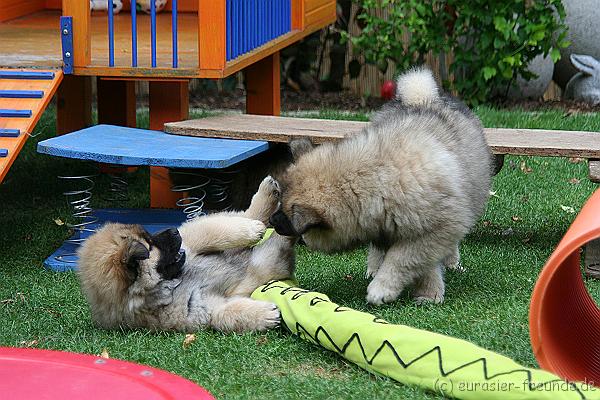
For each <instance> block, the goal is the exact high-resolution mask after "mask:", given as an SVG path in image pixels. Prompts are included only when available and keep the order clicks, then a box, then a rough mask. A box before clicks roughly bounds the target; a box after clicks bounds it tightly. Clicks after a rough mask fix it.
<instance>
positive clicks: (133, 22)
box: [131, 0, 138, 67]
mask: <svg viewBox="0 0 600 400" xmlns="http://www.w3.org/2000/svg"><path fill="white" fill-rule="evenodd" d="M135 2H136V0H131V66H132V67H137V66H138V61H137V5H136V3H135Z"/></svg>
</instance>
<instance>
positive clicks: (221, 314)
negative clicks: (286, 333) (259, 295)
mask: <svg viewBox="0 0 600 400" xmlns="http://www.w3.org/2000/svg"><path fill="white" fill-rule="evenodd" d="M280 323H281V314H280V313H279V309H278V308H277V307H276V306H275V304H272V303H268V302H266V301H259V300H253V299H249V298H247V297H231V298H225V297H223V298H222V302H219V303H218V304H215V308H214V309H213V311H212V313H211V317H210V326H211V327H212V328H214V329H216V330H218V331H221V332H236V333H243V332H263V331H266V330H267V329H271V328H275V327H277V326H279V324H280Z"/></svg>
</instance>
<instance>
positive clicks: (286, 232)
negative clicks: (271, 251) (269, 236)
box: [269, 209, 300, 236]
mask: <svg viewBox="0 0 600 400" xmlns="http://www.w3.org/2000/svg"><path fill="white" fill-rule="evenodd" d="M269 223H270V224H271V225H273V228H275V232H277V233H279V234H280V235H282V236H300V235H299V234H298V232H296V229H294V226H293V225H292V222H291V221H290V219H289V218H288V216H287V215H285V213H284V212H283V211H281V209H280V210H277V212H276V213H275V214H273V215H271V218H269Z"/></svg>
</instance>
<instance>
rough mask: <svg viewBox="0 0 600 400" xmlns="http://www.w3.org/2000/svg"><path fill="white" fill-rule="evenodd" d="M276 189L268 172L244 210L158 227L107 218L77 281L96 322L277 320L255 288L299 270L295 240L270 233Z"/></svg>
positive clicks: (150, 324) (184, 327)
mask: <svg viewBox="0 0 600 400" xmlns="http://www.w3.org/2000/svg"><path fill="white" fill-rule="evenodd" d="M278 197H279V188H278V186H277V184H276V182H275V181H274V180H273V179H272V178H270V177H267V178H265V179H264V180H263V182H262V183H261V185H260V187H259V189H258V192H257V193H256V194H255V195H254V197H253V198H252V202H251V204H250V207H249V208H248V209H247V210H246V211H245V212H224V213H218V214H212V215H208V216H203V217H198V218H195V219H193V220H191V221H189V222H186V223H184V224H183V225H181V226H180V228H179V230H177V229H175V228H171V229H167V230H165V231H162V232H159V233H156V234H154V235H151V234H149V233H148V232H146V231H145V230H144V229H143V228H142V227H141V226H139V225H124V224H115V223H110V224H106V225H105V226H104V227H102V228H101V229H100V230H98V231H97V232H96V233H94V234H93V235H92V236H90V237H89V238H88V239H87V240H86V241H85V242H84V243H83V245H82V246H81V248H80V250H79V272H78V276H79V280H80V283H81V288H82V291H83V293H84V295H85V297H86V298H87V300H88V303H89V306H90V308H91V313H92V318H93V320H94V322H95V323H96V324H97V325H99V326H101V327H103V328H116V327H120V326H122V327H130V328H138V327H144V328H149V329H153V330H178V331H186V332H189V331H196V330H198V329H200V328H204V327H212V328H214V329H216V330H219V331H223V332H246V331H264V330H266V329H269V328H272V327H275V326H277V325H278V324H279V322H280V314H279V310H278V309H277V308H276V307H275V305H274V304H271V303H267V302H263V301H257V300H252V299H250V298H249V296H250V294H251V293H252V292H253V291H254V290H255V289H256V288H257V287H259V286H260V285H263V284H265V283H267V282H268V281H270V280H273V279H289V278H291V277H292V276H293V272H294V261H295V260H294V244H295V240H294V239H292V238H289V237H284V236H280V235H278V234H276V233H273V235H272V236H271V237H270V238H269V239H267V240H266V241H265V242H264V243H262V244H260V245H258V246H256V247H253V248H251V247H250V246H252V245H254V244H256V243H257V242H258V241H259V240H260V239H261V238H262V236H263V234H264V232H265V223H266V222H267V220H268V219H269V216H270V215H271V214H272V213H273V212H274V211H275V209H276V208H277V204H278Z"/></svg>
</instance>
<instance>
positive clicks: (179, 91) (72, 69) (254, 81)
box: [0, 0, 336, 206]
mask: <svg viewBox="0 0 600 400" xmlns="http://www.w3.org/2000/svg"><path fill="white" fill-rule="evenodd" d="M106 1H107V2H108V3H109V4H111V3H112V1H113V0H106ZM131 3H133V4H136V1H135V0H132V1H131ZM131 3H130V1H129V0H126V1H124V7H123V10H121V12H120V13H118V14H116V13H113V12H112V9H111V8H110V6H109V11H107V12H97V11H95V12H91V11H90V4H89V1H88V0H62V2H61V0H3V1H2V2H1V4H0V38H2V39H1V40H0V182H1V181H2V179H3V178H4V176H5V175H6V173H7V171H8V169H9V168H10V166H11V164H12V163H13V161H14V160H15V158H16V157H17V155H18V153H19V150H20V149H21V147H22V146H23V144H24V142H25V140H26V139H27V137H28V135H29V134H30V133H31V132H32V130H33V128H34V126H35V124H36V122H37V120H38V119H39V117H40V115H41V113H42V112H43V111H44V109H45V108H46V106H47V104H48V103H49V101H50V100H51V98H52V97H53V96H54V94H55V93H56V95H57V103H56V104H57V132H58V133H59V134H62V133H68V132H72V131H75V130H78V129H81V128H84V127H86V126H89V125H90V124H91V100H92V99H91V96H92V91H91V79H97V81H96V82H97V106H98V121H99V123H107V124H113V125H121V126H135V123H136V121H135V118H136V117H135V109H136V102H135V100H136V97H135V84H134V83H135V81H136V80H146V81H149V104H150V128H151V129H155V130H162V128H163V125H164V123H165V122H171V121H179V120H184V119H186V118H187V117H188V82H189V79H192V78H215V79H216V78H223V77H227V76H229V75H231V74H234V73H236V72H238V71H241V70H243V71H244V73H245V78H246V89H247V112H248V113H252V114H265V115H277V114H279V106H280V97H279V96H280V93H279V91H280V86H279V71H280V65H279V51H280V50H281V49H283V48H284V47H286V46H288V45H290V44H292V43H294V42H297V41H298V40H300V39H302V38H303V37H305V36H306V35H308V34H310V33H312V32H314V31H316V30H319V29H321V28H323V27H325V26H327V25H328V24H331V23H332V22H334V21H335V18H336V2H335V0H169V1H168V2H167V5H166V7H165V8H164V9H163V10H156V7H155V6H152V7H151V11H150V12H149V13H144V12H140V11H137V10H136V7H131ZM150 3H152V2H150ZM152 168H153V170H152V174H151V176H152V178H151V191H152V194H153V195H152V206H163V205H164V206H170V205H172V198H168V197H169V196H168V195H165V196H159V195H157V194H158V193H161V192H162V193H170V191H169V190H167V189H166V187H167V186H168V185H170V183H169V182H168V174H167V173H166V171H164V170H163V169H161V168H160V167H152ZM165 178H166V179H165Z"/></svg>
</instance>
